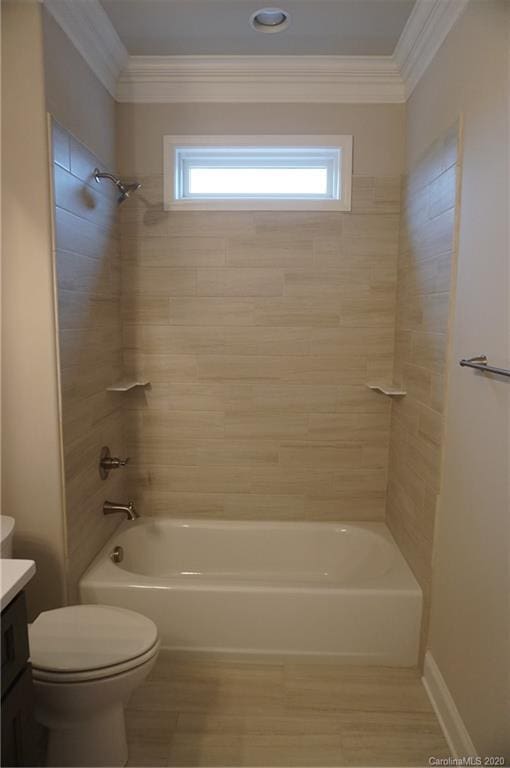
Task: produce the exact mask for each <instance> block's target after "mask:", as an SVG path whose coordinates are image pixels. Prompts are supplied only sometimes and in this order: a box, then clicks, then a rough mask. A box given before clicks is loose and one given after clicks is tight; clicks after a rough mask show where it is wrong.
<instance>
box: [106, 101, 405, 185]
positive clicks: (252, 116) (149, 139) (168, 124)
mask: <svg viewBox="0 0 510 768" xmlns="http://www.w3.org/2000/svg"><path fill="white" fill-rule="evenodd" d="M404 115H405V105H403V104H312V105H310V104H117V156H118V161H119V167H121V168H122V171H123V173H128V174H148V175H158V174H161V169H162V167H163V140H162V137H163V136H164V135H165V134H170V133H174V134H188V133H189V134H206V135H207V134H222V133H223V134H234V135H235V134H258V133H262V134H264V133H283V134H285V133H286V134H296V133H297V134H314V133H328V134H332V133H339V134H344V133H346V134H351V135H353V136H354V165H353V172H354V174H355V175H358V176H398V175H399V174H400V173H401V172H402V170H403V168H404V159H405V118H404Z"/></svg>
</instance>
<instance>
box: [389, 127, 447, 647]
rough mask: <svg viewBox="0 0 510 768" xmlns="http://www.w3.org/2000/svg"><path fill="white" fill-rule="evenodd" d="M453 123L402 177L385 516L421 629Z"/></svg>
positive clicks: (437, 453) (441, 386)
mask: <svg viewBox="0 0 510 768" xmlns="http://www.w3.org/2000/svg"><path fill="white" fill-rule="evenodd" d="M458 129H459V127H458V125H457V124H456V125H455V126H454V127H453V128H452V130H451V131H449V132H448V134H447V135H446V136H445V137H442V138H441V139H440V140H438V141H436V142H435V143H434V144H433V146H432V147H431V148H430V149H429V151H428V152H426V153H425V155H424V156H423V158H422V159H421V161H420V162H419V163H418V164H417V166H416V167H415V168H414V169H412V170H411V171H410V172H409V174H408V176H407V177H406V178H405V179H404V180H403V194H402V215H401V230H400V246H399V267H398V302H397V320H396V337H395V338H396V344H395V378H396V381H397V383H399V384H401V385H402V387H403V389H405V390H406V391H407V396H406V397H404V398H402V399H401V400H398V401H395V402H394V403H393V410H392V420H391V440H390V463H389V475H388V502H387V522H388V525H389V527H390V529H391V531H392V533H393V536H394V537H395V539H396V540H397V543H398V545H399V547H400V549H401V550H402V552H403V554H404V555H405V557H406V558H407V560H408V562H409V564H410V565H411V567H412V569H413V571H414V574H415V576H416V578H417V579H418V581H419V583H420V585H421V587H422V589H423V593H424V602H425V609H424V620H423V632H422V639H424V638H425V633H426V628H427V617H428V606H429V596H430V582H431V572H432V548H433V536H434V521H435V514H436V501H437V496H438V493H439V489H440V483H441V459H442V444H443V406H444V400H445V365H446V355H447V344H448V326H449V311H450V295H451V292H452V285H453V277H452V275H453V273H454V271H455V269H454V267H455V231H456V196H457V193H456V190H457V178H458V175H459V164H458Z"/></svg>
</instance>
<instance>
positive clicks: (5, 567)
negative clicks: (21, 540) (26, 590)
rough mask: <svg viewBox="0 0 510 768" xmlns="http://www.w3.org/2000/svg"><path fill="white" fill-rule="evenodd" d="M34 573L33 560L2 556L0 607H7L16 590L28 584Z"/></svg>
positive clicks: (0, 564)
mask: <svg viewBox="0 0 510 768" xmlns="http://www.w3.org/2000/svg"><path fill="white" fill-rule="evenodd" d="M34 574H35V563H34V561H33V560H16V559H11V558H2V559H1V560H0V576H1V599H0V608H1V610H2V611H3V609H4V608H7V606H8V605H9V603H10V602H11V600H13V599H14V598H15V597H16V595H17V594H18V592H21V590H22V589H23V587H24V586H26V584H28V582H29V581H30V579H31V578H32V577H33V576H34Z"/></svg>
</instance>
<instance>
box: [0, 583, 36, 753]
mask: <svg viewBox="0 0 510 768" xmlns="http://www.w3.org/2000/svg"><path fill="white" fill-rule="evenodd" d="M1 625H2V629H1V632H2V759H1V765H2V766H17V765H40V764H41V761H40V749H39V744H40V730H39V727H38V726H37V725H36V723H35V718H34V688H33V682H32V669H31V666H30V663H29V661H28V659H29V647H28V626H27V612H26V603H25V593H24V592H20V593H19V594H18V595H17V596H16V597H15V598H14V599H13V600H12V601H11V602H10V603H9V605H7V607H6V608H4V610H3V611H2V621H1Z"/></svg>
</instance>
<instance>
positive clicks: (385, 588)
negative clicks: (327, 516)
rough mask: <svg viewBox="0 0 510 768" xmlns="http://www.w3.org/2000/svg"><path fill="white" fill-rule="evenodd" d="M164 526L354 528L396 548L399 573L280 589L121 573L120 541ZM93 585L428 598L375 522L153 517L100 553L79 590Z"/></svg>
mask: <svg viewBox="0 0 510 768" xmlns="http://www.w3.org/2000/svg"><path fill="white" fill-rule="evenodd" d="M162 521H164V522H165V523H166V524H167V525H168V524H170V527H176V528H178V527H196V528H200V527H209V528H214V529H223V528H232V527H238V528H244V529H246V528H248V529H249V528H258V529H260V528H264V527H272V528H276V529H278V530H284V529H285V528H287V527H289V526H292V527H293V528H298V529H304V530H306V529H309V528H316V529H321V530H324V529H325V528H326V529H327V528H330V529H335V528H338V527H339V526H345V527H350V528H359V529H362V530H368V531H370V532H371V533H375V534H376V535H378V536H380V537H382V538H383V539H384V541H385V542H386V543H387V544H389V545H390V547H391V548H392V549H393V550H394V553H395V561H394V565H393V567H392V568H391V569H390V571H389V573H386V574H383V576H381V577H379V579H380V581H379V583H378V582H377V579H374V578H372V579H370V580H366V581H365V582H363V581H362V580H361V581H352V582H345V583H341V582H336V583H330V584H321V583H310V582H306V583H304V582H283V583H280V584H274V583H271V582H269V581H265V582H264V581H263V580H257V581H249V580H245V581H243V580H239V581H237V582H236V581H235V580H228V581H227V580H221V579H215V578H213V577H207V576H202V577H197V578H196V579H195V578H193V577H192V578H190V577H178V576H155V575H146V574H141V573H138V572H137V571H129V570H127V569H125V568H122V567H119V566H118V565H117V564H115V563H113V562H112V560H111V558H110V554H111V552H112V550H113V548H114V547H115V546H118V544H119V543H121V542H119V541H118V537H119V536H120V535H122V534H123V533H124V532H126V531H128V530H134V529H136V528H141V527H145V526H147V525H148V524H150V523H157V522H162ZM89 584H94V585H97V586H99V585H101V586H106V585H109V586H113V585H118V586H119V587H120V586H122V587H130V588H133V589H148V588H151V587H152V588H154V589H168V590H172V589H179V590H184V591H187V590H189V591H195V590H201V591H204V592H208V591H217V590H218V589H219V590H222V591H225V592H230V593H238V592H250V593H257V592H265V591H267V590H268V589H270V590H271V591H274V592H282V593H288V592H291V593H296V592H297V593H301V594H306V593H313V594H317V593H326V594H330V593H332V592H337V593H352V592H358V591H360V592H363V594H379V595H382V594H384V593H387V592H393V591H398V592H399V594H401V595H409V596H413V595H417V594H418V595H420V597H422V598H423V591H422V589H421V587H420V585H419V583H418V581H417V579H416V577H415V576H414V574H413V572H412V571H411V568H410V566H409V564H408V563H407V561H406V559H405V557H404V555H403V554H402V552H401V550H400V548H399V547H398V545H397V543H396V541H395V539H394V538H393V536H392V534H391V531H390V530H389V528H388V526H387V525H386V523H385V522H383V521H374V522H368V521H363V522H357V521H347V520H341V521H325V522H315V521H301V520H299V521H270V520H265V521H259V520H226V519H214V520H208V519H207V518H181V517H179V518H174V517H170V516H165V517H163V516H149V515H145V516H144V517H142V518H139V519H137V520H135V521H128V520H125V521H123V522H122V523H121V524H120V525H119V526H118V528H116V530H115V531H114V533H113V534H112V536H111V537H110V538H109V539H108V541H107V542H106V543H105V544H104V546H103V547H102V549H101V550H100V552H99V553H98V554H97V555H96V557H95V558H94V560H93V561H92V562H91V563H90V564H89V565H88V567H87V568H86V570H85V571H84V572H83V574H82V575H81V577H80V579H79V588H80V587H81V586H82V585H83V586H88V585H89Z"/></svg>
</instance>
